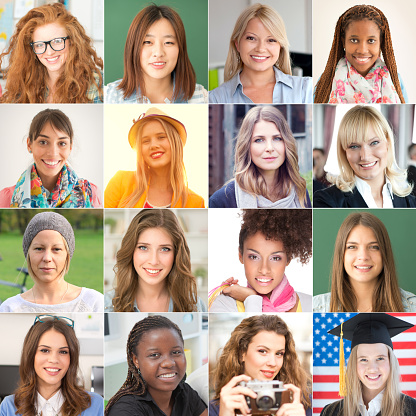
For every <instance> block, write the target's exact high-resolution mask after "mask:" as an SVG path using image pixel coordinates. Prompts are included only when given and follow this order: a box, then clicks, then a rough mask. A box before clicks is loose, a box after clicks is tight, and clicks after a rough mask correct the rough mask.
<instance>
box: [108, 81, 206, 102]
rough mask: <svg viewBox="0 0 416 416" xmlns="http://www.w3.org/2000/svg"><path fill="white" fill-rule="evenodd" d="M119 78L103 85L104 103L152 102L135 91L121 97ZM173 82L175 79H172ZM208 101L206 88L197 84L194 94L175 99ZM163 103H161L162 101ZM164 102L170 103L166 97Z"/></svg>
mask: <svg viewBox="0 0 416 416" xmlns="http://www.w3.org/2000/svg"><path fill="white" fill-rule="evenodd" d="M120 82H121V79H119V80H117V81H114V82H110V83H109V84H107V85H106V86H105V87H104V97H105V103H106V104H137V103H139V104H152V103H151V102H150V100H149V99H148V98H147V97H146V96H140V95H138V94H137V92H136V91H135V92H134V93H133V94H132V95H130V97H127V98H124V97H123V90H119V89H118V88H117V87H118V85H119V84H120ZM174 84H175V80H174ZM207 102H208V92H207V90H206V89H205V88H204V87H203V86H202V85H199V84H196V85H195V91H194V95H193V96H192V97H191V98H190V99H189V100H188V101H186V100H185V101H184V100H182V99H176V100H175V101H174V103H175V104H177V103H189V104H203V103H207ZM162 104H163V103H162ZM164 104H172V101H170V100H169V99H168V98H165V101H164Z"/></svg>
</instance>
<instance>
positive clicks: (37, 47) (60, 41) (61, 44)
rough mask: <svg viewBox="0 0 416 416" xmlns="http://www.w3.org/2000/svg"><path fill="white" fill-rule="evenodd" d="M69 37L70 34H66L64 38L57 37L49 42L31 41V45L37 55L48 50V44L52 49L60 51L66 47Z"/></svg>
mask: <svg viewBox="0 0 416 416" xmlns="http://www.w3.org/2000/svg"><path fill="white" fill-rule="evenodd" d="M67 39H69V36H65V37H64V38H55V39H52V40H48V41H47V42H30V46H31V47H32V49H33V52H35V54H36V55H41V54H42V53H45V52H46V48H47V47H48V45H49V46H50V47H51V48H52V50H54V51H56V52H58V51H62V50H63V49H65V41H66V40H67Z"/></svg>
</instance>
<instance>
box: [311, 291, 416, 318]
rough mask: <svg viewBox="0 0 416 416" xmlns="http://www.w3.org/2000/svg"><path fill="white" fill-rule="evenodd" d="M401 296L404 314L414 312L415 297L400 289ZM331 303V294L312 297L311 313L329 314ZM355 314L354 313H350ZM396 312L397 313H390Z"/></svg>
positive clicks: (415, 310) (415, 309) (415, 308)
mask: <svg viewBox="0 0 416 416" xmlns="http://www.w3.org/2000/svg"><path fill="white" fill-rule="evenodd" d="M400 293H401V295H402V303H403V308H404V312H416V295H414V294H413V293H411V292H406V291H405V290H403V289H400ZM330 303H331V293H324V294H323V295H317V296H314V297H313V311H314V312H319V313H323V312H331V311H330V310H329V307H330ZM350 312H355V311H350ZM391 312H397V311H391Z"/></svg>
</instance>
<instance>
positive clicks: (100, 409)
mask: <svg viewBox="0 0 416 416" xmlns="http://www.w3.org/2000/svg"><path fill="white" fill-rule="evenodd" d="M87 393H88V394H89V395H90V397H91V406H90V407H89V408H88V409H85V410H84V411H83V412H82V413H81V414H80V416H103V414H104V401H103V398H102V397H101V396H100V395H99V394H97V393H91V392H89V391H87ZM15 414H16V406H15V405H14V394H13V395H11V396H6V397H5V398H4V400H3V401H2V402H1V404H0V416H15ZM17 416H21V414H20V413H18V414H17Z"/></svg>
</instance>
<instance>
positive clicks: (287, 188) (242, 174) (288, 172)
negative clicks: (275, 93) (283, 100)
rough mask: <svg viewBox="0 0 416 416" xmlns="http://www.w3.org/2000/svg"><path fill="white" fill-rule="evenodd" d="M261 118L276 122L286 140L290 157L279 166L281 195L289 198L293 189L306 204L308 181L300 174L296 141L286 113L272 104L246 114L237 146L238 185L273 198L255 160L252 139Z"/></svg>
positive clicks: (277, 184)
mask: <svg viewBox="0 0 416 416" xmlns="http://www.w3.org/2000/svg"><path fill="white" fill-rule="evenodd" d="M260 120H264V121H269V122H272V123H274V124H275V125H276V127H277V129H278V130H279V132H280V134H281V135H282V138H283V140H284V143H285V150H286V157H285V161H284V162H283V164H282V166H280V168H279V174H278V179H277V183H276V190H277V191H278V195H277V196H278V198H279V199H283V198H286V197H287V196H288V195H289V193H290V192H291V190H292V189H294V190H295V192H296V194H297V196H298V199H299V202H300V204H301V205H302V207H303V208H304V207H305V202H306V181H305V179H303V178H302V177H301V176H300V173H299V165H298V151H297V147H296V140H295V138H294V137H293V134H292V131H291V130H290V127H289V125H288V124H287V121H286V119H285V118H284V116H283V114H282V113H281V112H280V111H279V110H278V109H277V108H275V107H272V106H257V107H253V108H251V109H250V110H249V111H248V112H247V114H246V115H245V117H244V120H243V123H242V124H241V127H240V131H239V132H238V136H237V143H236V146H235V163H234V177H235V181H236V182H237V184H238V186H239V187H240V188H241V189H242V190H243V191H245V192H247V193H249V194H251V195H255V196H256V195H261V196H263V197H265V198H268V199H270V198H269V195H268V193H267V185H266V181H265V180H264V177H263V175H262V174H261V173H260V172H259V170H258V168H257V166H256V165H255V164H254V163H253V162H252V160H251V151H250V146H251V139H252V136H253V130H254V125H255V124H256V123H258V122H259V121H260Z"/></svg>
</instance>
